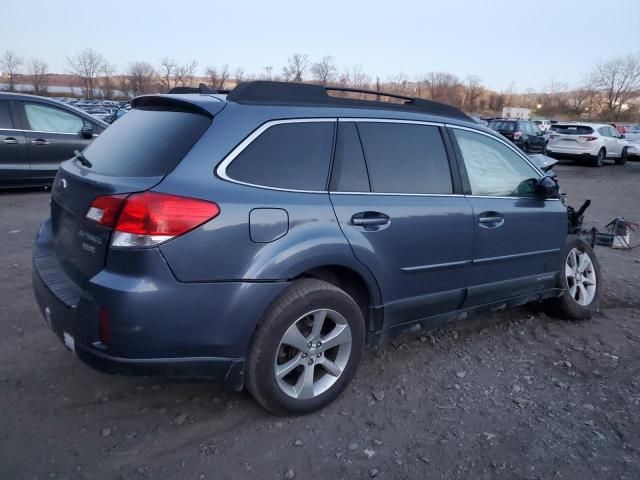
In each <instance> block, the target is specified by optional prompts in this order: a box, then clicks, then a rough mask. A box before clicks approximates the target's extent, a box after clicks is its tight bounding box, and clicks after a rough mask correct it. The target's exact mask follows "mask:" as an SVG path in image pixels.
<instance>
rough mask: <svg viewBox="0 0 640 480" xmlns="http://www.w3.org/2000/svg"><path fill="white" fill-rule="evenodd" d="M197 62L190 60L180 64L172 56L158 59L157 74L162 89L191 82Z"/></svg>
mask: <svg viewBox="0 0 640 480" xmlns="http://www.w3.org/2000/svg"><path fill="white" fill-rule="evenodd" d="M197 67H198V62H196V61H195V60H192V61H191V62H189V63H185V64H183V65H180V64H179V63H178V62H176V61H175V60H174V59H173V58H169V57H164V58H162V59H161V60H160V69H159V72H158V74H159V76H160V82H161V83H162V87H163V89H164V90H171V89H172V88H175V87H187V86H189V85H191V84H192V83H193V75H194V73H195V71H196V68H197Z"/></svg>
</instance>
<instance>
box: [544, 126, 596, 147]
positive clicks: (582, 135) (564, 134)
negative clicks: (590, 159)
mask: <svg viewBox="0 0 640 480" xmlns="http://www.w3.org/2000/svg"><path fill="white" fill-rule="evenodd" d="M597 138H598V137H596V136H594V131H593V128H591V127H590V126H588V125H571V124H568V125H562V124H556V125H552V126H551V136H550V137H549V146H555V147H560V148H568V149H575V150H584V149H585V148H588V147H589V142H591V141H593V140H596V139H597Z"/></svg>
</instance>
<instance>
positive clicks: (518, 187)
mask: <svg viewBox="0 0 640 480" xmlns="http://www.w3.org/2000/svg"><path fill="white" fill-rule="evenodd" d="M453 132H454V134H455V137H456V140H457V141H458V146H459V147H460V151H461V153H462V158H463V160H464V165H465V167H466V170H467V176H468V177H469V183H470V184H471V194H472V195H486V196H500V197H503V196H526V195H530V194H531V193H533V190H532V188H530V187H531V186H530V185H529V184H528V183H526V182H525V183H523V182H524V181H525V180H528V179H531V178H538V177H539V174H538V173H537V171H536V170H534V168H533V167H531V166H530V165H529V164H528V163H527V162H526V161H525V160H524V159H523V158H522V157H520V156H519V155H518V154H516V153H515V152H514V151H513V150H511V149H510V148H509V147H507V146H506V145H504V144H503V143H501V142H499V141H498V140H495V139H493V138H491V137H488V136H486V135H481V134H479V133H473V132H469V131H467V130H458V129H453Z"/></svg>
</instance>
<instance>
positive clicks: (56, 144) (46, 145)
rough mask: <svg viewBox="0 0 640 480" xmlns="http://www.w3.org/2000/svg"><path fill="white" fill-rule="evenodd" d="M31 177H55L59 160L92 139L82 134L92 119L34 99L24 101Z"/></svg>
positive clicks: (47, 178)
mask: <svg viewBox="0 0 640 480" xmlns="http://www.w3.org/2000/svg"><path fill="white" fill-rule="evenodd" d="M22 108H23V115H24V117H23V118H24V121H25V124H26V128H27V129H28V130H27V131H26V140H27V151H28V156H29V166H30V171H31V179H32V181H34V182H40V181H48V180H52V179H53V178H54V177H55V175H56V172H57V170H58V166H59V165H60V162H63V161H64V160H68V159H69V158H71V157H73V155H74V153H73V152H74V150H80V151H81V150H83V149H84V148H85V147H86V146H87V145H88V144H89V143H90V142H91V140H92V139H91V138H85V137H84V136H83V135H82V128H83V126H85V125H88V124H89V122H88V121H86V120H85V119H84V118H82V117H81V116H80V115H77V114H76V113H75V112H71V111H67V110H64V109H62V108H60V107H57V106H53V105H49V104H46V103H40V102H35V101H33V102H32V101H24V102H22Z"/></svg>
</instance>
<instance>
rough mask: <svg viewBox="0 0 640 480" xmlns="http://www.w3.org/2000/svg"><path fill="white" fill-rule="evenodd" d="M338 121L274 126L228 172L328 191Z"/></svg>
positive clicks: (283, 185)
mask: <svg viewBox="0 0 640 480" xmlns="http://www.w3.org/2000/svg"><path fill="white" fill-rule="evenodd" d="M125 118H127V117H125ZM334 123H335V122H300V123H285V124H280V125H274V126H273V127H271V128H269V129H267V130H266V131H265V132H264V133H262V135H260V136H259V137H258V138H256V139H255V140H254V141H253V142H251V143H250V144H249V146H247V148H245V149H244V150H243V151H242V152H241V153H240V155H238V157H237V158H236V159H235V160H233V162H231V164H229V166H228V167H227V172H226V173H227V175H228V176H229V177H230V178H232V179H234V180H238V181H240V182H245V183H251V184H253V185H264V186H267V187H276V188H286V189H290V190H314V191H318V190H326V186H327V176H328V174H329V162H330V161H331V150H332V148H333V129H334Z"/></svg>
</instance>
